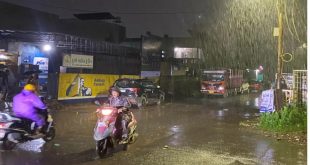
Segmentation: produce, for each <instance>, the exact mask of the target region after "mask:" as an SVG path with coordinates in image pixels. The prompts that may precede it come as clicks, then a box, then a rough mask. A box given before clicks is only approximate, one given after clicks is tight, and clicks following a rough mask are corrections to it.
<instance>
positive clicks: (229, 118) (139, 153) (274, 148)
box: [0, 95, 306, 165]
mask: <svg viewBox="0 0 310 165" xmlns="http://www.w3.org/2000/svg"><path fill="white" fill-rule="evenodd" d="M255 104H257V99H256V97H255V96H254V95H242V96H237V97H228V98H225V99H222V98H203V99H186V100H182V101H177V102H173V103H166V104H164V105H162V106H148V107H146V108H144V109H141V110H133V111H134V113H135V115H136V118H137V120H138V122H139V123H138V133H139V139H138V141H137V142H136V143H135V144H133V145H131V146H129V149H128V151H126V152H125V151H121V150H118V149H116V150H115V153H114V154H113V155H112V156H110V157H107V158H105V159H98V157H97V156H96V154H95V143H94V141H93V138H92V136H93V127H94V124H95V121H96V117H95V114H94V113H93V112H94V111H95V109H96V106H94V105H91V104H88V105H85V106H67V107H66V109H64V110H59V111H57V113H55V120H56V124H57V125H56V129H57V136H56V138H55V140H54V141H52V142H50V143H47V144H45V145H44V146H43V148H42V151H41V152H36V151H26V150H25V149H23V148H17V149H16V150H14V151H9V152H8V151H1V152H0V164H9V165H11V164H18V165H20V164H31V165H36V164H38V165H41V164H169V165H170V164H306V146H298V145H294V144H290V143H287V142H284V141H277V140H274V139H271V138H267V137H264V136H262V135H259V134H254V133H250V132H248V131H245V130H244V129H242V128H240V127H239V122H240V121H242V120H246V119H250V118H253V117H255V116H257V115H258V110H257V109H256V108H255Z"/></svg>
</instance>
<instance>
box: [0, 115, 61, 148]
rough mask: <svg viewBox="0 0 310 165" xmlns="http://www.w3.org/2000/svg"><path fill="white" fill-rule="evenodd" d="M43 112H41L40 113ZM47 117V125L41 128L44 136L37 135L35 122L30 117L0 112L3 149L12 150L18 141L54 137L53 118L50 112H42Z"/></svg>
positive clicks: (0, 134)
mask: <svg viewBox="0 0 310 165" xmlns="http://www.w3.org/2000/svg"><path fill="white" fill-rule="evenodd" d="M40 114H41V113H40ZM41 115H43V116H44V117H45V121H46V122H45V125H44V126H43V127H42V129H41V133H42V134H43V135H42V136H35V135H34V133H35V131H36V125H35V122H33V121H32V120H29V119H25V118H20V117H15V116H13V115H11V114H10V113H3V112H1V113H0V141H2V146H3V149H5V150H12V149H14V147H15V146H16V145H17V144H18V143H24V142H27V141H31V140H35V139H39V138H43V140H44V141H46V142H49V141H51V140H53V139H54V137H55V134H56V131H55V128H54V122H53V118H52V116H51V115H50V113H49V112H47V111H45V112H42V114H41Z"/></svg>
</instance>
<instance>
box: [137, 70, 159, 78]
mask: <svg viewBox="0 0 310 165" xmlns="http://www.w3.org/2000/svg"><path fill="white" fill-rule="evenodd" d="M159 76H160V71H141V77H159Z"/></svg>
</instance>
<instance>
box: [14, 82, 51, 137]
mask: <svg viewBox="0 0 310 165" xmlns="http://www.w3.org/2000/svg"><path fill="white" fill-rule="evenodd" d="M35 92H36V87H35V86H34V85H32V84H27V85H25V86H24V89H23V90H22V91H21V92H20V93H19V94H17V95H16V96H14V98H13V112H14V113H15V116H16V117H21V118H26V119H30V120H32V121H34V122H35V123H36V125H37V130H36V132H35V135H34V136H35V137H37V136H38V137H39V136H42V135H43V134H42V133H40V130H41V128H42V127H43V125H44V124H45V119H44V118H43V117H42V116H41V115H39V114H38V113H37V109H39V110H42V111H46V109H47V107H46V105H45V104H44V103H43V102H42V101H41V99H40V98H39V97H38V96H37V95H36V94H35Z"/></svg>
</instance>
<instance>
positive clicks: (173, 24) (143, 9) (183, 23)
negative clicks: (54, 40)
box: [2, 0, 213, 37]
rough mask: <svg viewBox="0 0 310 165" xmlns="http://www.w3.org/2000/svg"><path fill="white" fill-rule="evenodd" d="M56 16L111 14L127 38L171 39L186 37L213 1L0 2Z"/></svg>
mask: <svg viewBox="0 0 310 165" xmlns="http://www.w3.org/2000/svg"><path fill="white" fill-rule="evenodd" d="M2 1H6V2H10V3H15V4H19V5H22V6H26V7H31V8H34V9H38V10H42V11H47V12H50V13H54V14H57V15H59V16H60V17H61V18H70V17H73V15H72V14H75V13H90V12H111V13H112V14H113V15H114V16H119V17H121V20H122V25H124V26H126V27H127V36H128V37H138V36H140V35H141V34H145V32H146V31H150V32H151V33H153V34H156V35H161V36H163V35H164V34H168V35H169V36H171V37H186V36H189V34H188V32H187V29H189V28H190V26H191V25H192V24H193V22H195V21H197V19H199V18H200V17H201V16H202V15H204V16H205V15H206V13H207V8H208V7H210V6H212V5H211V4H212V3H211V1H213V0H194V1H193V0H2Z"/></svg>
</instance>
